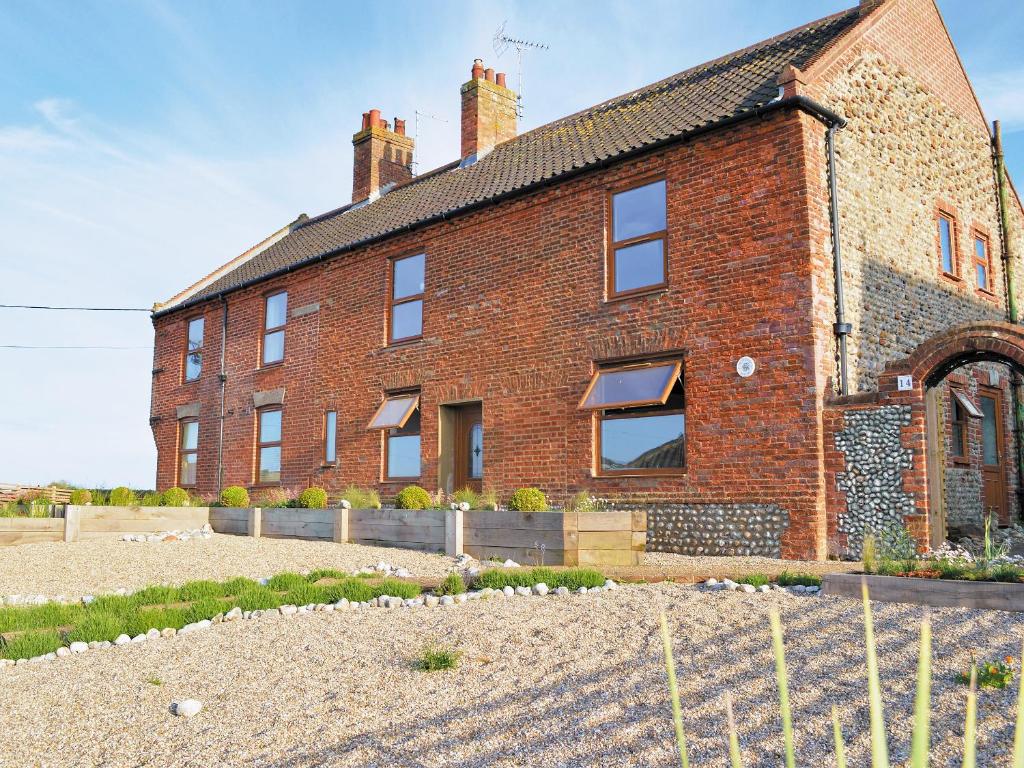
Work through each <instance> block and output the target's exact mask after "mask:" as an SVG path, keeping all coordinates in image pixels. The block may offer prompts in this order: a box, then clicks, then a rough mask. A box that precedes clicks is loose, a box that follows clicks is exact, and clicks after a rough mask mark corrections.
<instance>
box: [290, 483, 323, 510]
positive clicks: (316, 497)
mask: <svg viewBox="0 0 1024 768" xmlns="http://www.w3.org/2000/svg"><path fill="white" fill-rule="evenodd" d="M296 501H297V502H298V503H297V504H296V506H298V507H302V508H303V509H326V508H327V491H325V490H324V489H323V488H319V487H317V486H315V485H314V486H312V487H310V488H307V489H306V490H304V491H303V492H302V493H300V494H299V497H298V498H297V499H296Z"/></svg>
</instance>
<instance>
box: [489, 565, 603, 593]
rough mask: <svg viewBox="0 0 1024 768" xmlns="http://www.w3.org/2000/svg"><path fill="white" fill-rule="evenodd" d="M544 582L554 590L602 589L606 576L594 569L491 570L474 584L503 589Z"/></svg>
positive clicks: (530, 585)
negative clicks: (565, 588) (564, 588)
mask: <svg viewBox="0 0 1024 768" xmlns="http://www.w3.org/2000/svg"><path fill="white" fill-rule="evenodd" d="M541 582H543V583H544V584H547V585H548V586H549V587H551V588H552V589H554V588H556V587H567V588H568V589H579V588H580V587H587V588H588V589H589V588H590V587H600V586H603V585H604V582H605V578H604V574H602V573H601V572H600V571H597V570H594V569H593V568H566V569H565V570H562V571H556V570H553V569H551V568H489V569H487V570H486V571H484V572H483V573H481V574H480V575H479V576H477V577H476V580H475V581H474V582H473V587H474V588H475V589H484V588H485V587H490V588H491V589H502V588H503V587H532V586H533V585H534V584H540V583H541Z"/></svg>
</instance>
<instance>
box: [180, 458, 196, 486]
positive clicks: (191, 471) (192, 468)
mask: <svg viewBox="0 0 1024 768" xmlns="http://www.w3.org/2000/svg"><path fill="white" fill-rule="evenodd" d="M178 483H180V484H181V485H195V484H196V455H195V454H194V453H183V454H182V455H181V466H180V467H179V469H178Z"/></svg>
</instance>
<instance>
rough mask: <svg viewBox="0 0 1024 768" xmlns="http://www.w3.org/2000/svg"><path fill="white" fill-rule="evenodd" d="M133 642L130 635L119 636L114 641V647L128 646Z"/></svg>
mask: <svg viewBox="0 0 1024 768" xmlns="http://www.w3.org/2000/svg"><path fill="white" fill-rule="evenodd" d="M131 641H132V639H131V638H130V637H128V635H118V636H117V639H115V640H114V645H128V643H130V642H131Z"/></svg>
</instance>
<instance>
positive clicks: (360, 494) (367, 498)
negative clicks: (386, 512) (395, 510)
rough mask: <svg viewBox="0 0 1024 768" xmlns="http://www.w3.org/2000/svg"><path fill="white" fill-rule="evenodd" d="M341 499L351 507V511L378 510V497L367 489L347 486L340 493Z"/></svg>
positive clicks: (374, 492)
mask: <svg viewBox="0 0 1024 768" xmlns="http://www.w3.org/2000/svg"><path fill="white" fill-rule="evenodd" d="M341 498H343V499H344V500H345V501H347V502H348V503H349V504H351V505H352V509H380V496H379V495H378V494H377V492H376V491H374V490H370V489H369V488H360V487H359V486H356V485H349V486H348V487H347V488H345V490H344V491H342V492H341Z"/></svg>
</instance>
